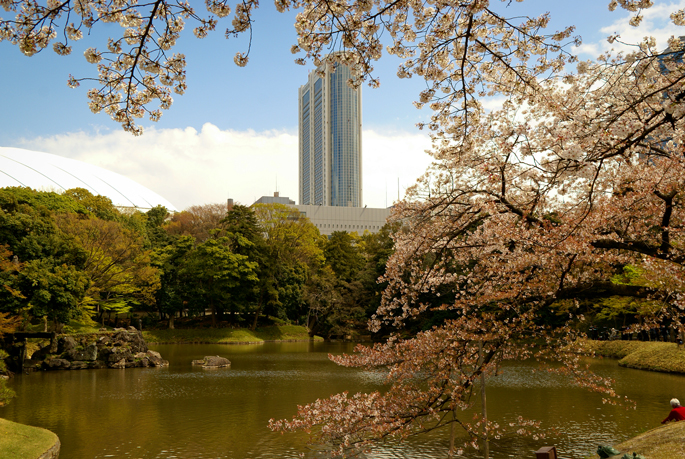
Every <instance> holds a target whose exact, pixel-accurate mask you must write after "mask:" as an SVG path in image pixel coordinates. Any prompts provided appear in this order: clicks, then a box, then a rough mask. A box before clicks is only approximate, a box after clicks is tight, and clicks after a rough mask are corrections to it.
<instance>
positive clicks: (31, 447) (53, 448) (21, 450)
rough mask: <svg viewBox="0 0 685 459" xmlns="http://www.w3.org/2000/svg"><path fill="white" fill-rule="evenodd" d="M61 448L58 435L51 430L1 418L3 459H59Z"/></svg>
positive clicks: (0, 433)
mask: <svg viewBox="0 0 685 459" xmlns="http://www.w3.org/2000/svg"><path fill="white" fill-rule="evenodd" d="M19 437H21V439H19V440H18V438H19ZM61 446H62V445H61V443H60V441H59V437H58V436H57V434H55V433H54V432H51V431H50V430H47V429H44V428H42V427H34V426H29V425H26V424H20V423H18V422H13V421H8V420H7V419H4V418H0V457H2V458H3V459H26V458H36V459H57V458H58V457H59V451H60V448H61Z"/></svg>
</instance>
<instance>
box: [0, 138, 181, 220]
mask: <svg viewBox="0 0 685 459" xmlns="http://www.w3.org/2000/svg"><path fill="white" fill-rule="evenodd" d="M7 186H24V187H29V188H33V189H34V190H39V191H56V192H62V191H66V190H68V189H70V188H85V189H86V190H88V191H90V192H91V193H93V194H95V195H101V196H106V197H108V198H109V199H111V200H112V203H113V204H114V205H115V206H117V207H124V208H134V209H138V210H141V211H146V210H149V209H151V208H153V207H155V206H157V205H161V206H164V207H166V208H167V209H169V210H170V211H176V208H175V207H174V206H173V205H172V204H171V203H170V202H169V201H167V200H166V199H164V198H163V197H161V196H160V195H158V194H157V193H155V192H154V191H152V190H149V189H147V188H145V187H144V186H142V185H141V184H139V183H137V182H134V181H133V180H131V179H128V178H126V177H124V176H123V175H119V174H116V173H114V172H111V171H108V170H106V169H103V168H101V167H97V166H93V165H92V164H88V163H84V162H81V161H76V160H74V159H69V158H63V157H62V156H57V155H51V154H49V153H40V152H37V151H30V150H24V149H21V148H9V147H0V187H7Z"/></svg>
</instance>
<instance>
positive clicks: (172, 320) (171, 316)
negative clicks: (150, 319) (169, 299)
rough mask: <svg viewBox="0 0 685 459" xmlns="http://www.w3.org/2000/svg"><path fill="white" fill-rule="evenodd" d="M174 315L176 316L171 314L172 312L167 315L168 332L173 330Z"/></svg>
mask: <svg viewBox="0 0 685 459" xmlns="http://www.w3.org/2000/svg"><path fill="white" fill-rule="evenodd" d="M175 315H176V314H175V313H173V312H172V313H170V314H169V330H173V329H174V316H175Z"/></svg>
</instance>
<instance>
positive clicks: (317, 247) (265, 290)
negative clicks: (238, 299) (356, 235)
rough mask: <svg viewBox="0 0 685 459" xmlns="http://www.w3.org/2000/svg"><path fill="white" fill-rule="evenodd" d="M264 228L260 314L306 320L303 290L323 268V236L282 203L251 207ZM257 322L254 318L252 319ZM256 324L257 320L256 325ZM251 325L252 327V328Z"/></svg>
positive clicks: (304, 218) (293, 209)
mask: <svg viewBox="0 0 685 459" xmlns="http://www.w3.org/2000/svg"><path fill="white" fill-rule="evenodd" d="M253 209H254V212H255V215H256V217H257V221H258V222H259V224H260V226H261V227H262V228H264V234H265V235H266V244H267V247H268V251H267V256H266V258H265V264H264V265H263V268H262V279H261V282H262V290H261V291H260V295H261V294H264V296H265V298H264V299H263V300H260V305H263V309H262V306H260V308H258V311H257V313H258V314H259V313H261V312H262V311H263V312H264V313H265V314H271V315H274V316H277V317H280V318H283V319H288V320H296V321H298V322H299V321H302V322H304V321H306V318H307V308H306V303H305V300H304V287H305V284H306V283H307V282H308V280H309V278H310V276H311V275H312V273H314V272H316V271H317V270H318V269H320V267H321V266H323V263H324V255H323V250H322V245H323V244H322V241H323V237H322V236H321V235H320V234H319V230H318V229H317V228H316V226H314V225H313V224H312V223H311V222H310V221H309V219H307V218H306V217H304V216H303V215H301V214H300V212H299V211H298V210H297V209H295V208H294V207H290V206H286V205H283V204H257V205H254V206H253ZM255 320H256V318H255ZM254 325H256V321H255V324H254ZM254 325H253V326H254Z"/></svg>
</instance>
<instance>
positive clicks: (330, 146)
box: [299, 64, 362, 207]
mask: <svg viewBox="0 0 685 459" xmlns="http://www.w3.org/2000/svg"><path fill="white" fill-rule="evenodd" d="M319 72H323V77H321V76H320V75H319ZM350 76H351V75H350V69H349V67H347V66H345V65H342V64H340V65H336V67H335V70H334V71H331V69H328V68H327V67H326V65H325V64H324V65H322V66H321V67H319V69H318V72H317V71H311V72H310V73H309V81H307V83H306V84H305V85H304V86H301V87H300V90H299V151H300V155H299V169H300V171H299V179H300V195H299V204H301V205H321V206H336V207H337V206H342V207H361V206H362V94H361V89H352V88H350V87H349V86H348V85H347V80H349V79H350Z"/></svg>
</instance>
